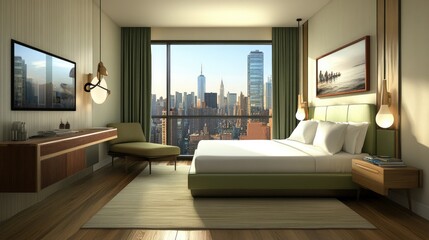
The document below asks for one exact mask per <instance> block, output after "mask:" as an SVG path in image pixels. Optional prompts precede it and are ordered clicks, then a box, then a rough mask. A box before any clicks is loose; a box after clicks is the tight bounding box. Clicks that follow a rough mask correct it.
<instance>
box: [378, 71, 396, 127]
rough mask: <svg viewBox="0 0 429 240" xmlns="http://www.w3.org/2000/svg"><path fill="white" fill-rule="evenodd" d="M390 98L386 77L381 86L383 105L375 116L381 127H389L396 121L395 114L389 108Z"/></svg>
mask: <svg viewBox="0 0 429 240" xmlns="http://www.w3.org/2000/svg"><path fill="white" fill-rule="evenodd" d="M390 99H391V96H390V93H389V92H387V81H386V79H384V80H383V82H382V87H381V106H380V110H379V111H378V113H377V115H376V117H375V122H376V123H377V125H378V126H380V127H381V128H389V127H390V126H392V124H393V121H394V118H393V115H392V113H391V112H390V109H389V106H390Z"/></svg>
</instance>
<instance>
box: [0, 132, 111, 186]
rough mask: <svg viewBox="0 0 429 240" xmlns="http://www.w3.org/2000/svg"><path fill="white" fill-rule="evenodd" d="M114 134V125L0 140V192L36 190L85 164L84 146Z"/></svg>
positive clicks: (107, 138)
mask: <svg viewBox="0 0 429 240" xmlns="http://www.w3.org/2000/svg"><path fill="white" fill-rule="evenodd" d="M115 138H117V131H116V128H100V129H83V130H79V132H77V133H68V134H63V135H60V136H53V137H43V138H33V139H29V140H27V141H5V142H0V192H38V191H40V190H42V189H43V188H45V187H47V186H49V185H51V184H53V183H56V182H58V181H60V180H62V179H64V178H66V177H68V176H71V175H73V174H75V173H77V172H79V171H81V170H83V169H85V168H86V167H87V166H86V154H85V149H86V148H87V147H89V146H91V145H95V144H99V143H102V142H105V141H109V140H112V139H115Z"/></svg>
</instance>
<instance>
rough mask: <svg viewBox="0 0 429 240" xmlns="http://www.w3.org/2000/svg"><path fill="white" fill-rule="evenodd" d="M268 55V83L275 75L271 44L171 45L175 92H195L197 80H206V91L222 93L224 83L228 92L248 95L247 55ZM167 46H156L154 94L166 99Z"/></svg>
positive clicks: (172, 85)
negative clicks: (254, 52)
mask: <svg viewBox="0 0 429 240" xmlns="http://www.w3.org/2000/svg"><path fill="white" fill-rule="evenodd" d="M255 50H259V51H262V52H263V53H264V82H266V81H267V78H268V77H269V76H270V77H271V76H272V64H271V61H272V57H271V45H268V44H267V45H237V44H229V45H225V44H222V45H221V44H197V45H189V44H186V45H183V44H182V45H171V93H172V94H174V93H175V92H176V91H178V92H182V93H183V92H187V93H190V92H194V93H195V94H197V86H198V85H197V79H198V76H199V75H200V74H201V68H202V73H203V75H204V76H205V77H206V92H216V93H219V88H220V83H221V80H223V83H224V87H225V95H226V94H227V93H228V92H231V93H237V95H239V94H240V92H243V94H244V95H247V56H248V55H249V53H250V52H251V51H255ZM166 69H167V67H166V45H155V44H154V45H152V94H156V98H159V97H160V96H162V97H164V98H165V97H166Z"/></svg>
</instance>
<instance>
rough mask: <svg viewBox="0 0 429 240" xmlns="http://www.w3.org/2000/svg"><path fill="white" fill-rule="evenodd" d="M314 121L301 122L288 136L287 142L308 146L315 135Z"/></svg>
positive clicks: (315, 126)
mask: <svg viewBox="0 0 429 240" xmlns="http://www.w3.org/2000/svg"><path fill="white" fill-rule="evenodd" d="M316 130H317V122H316V121H301V122H299V124H298V126H296V128H295V129H294V130H293V132H292V134H291V135H290V136H289V138H288V139H289V140H293V141H297V142H302V143H306V144H310V143H312V142H313V139H314V136H315V135H316Z"/></svg>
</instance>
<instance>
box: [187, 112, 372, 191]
mask: <svg viewBox="0 0 429 240" xmlns="http://www.w3.org/2000/svg"><path fill="white" fill-rule="evenodd" d="M375 114H376V107H375V105H373V104H351V105H333V106H320V107H310V108H309V119H316V120H323V121H334V122H368V123H369V126H368V132H367V135H366V138H365V144H364V146H363V150H362V151H363V152H366V153H369V154H375V152H376V124H375ZM188 188H189V189H190V190H191V194H192V196H193V197H211V196H222V197H225V196H288V195H293V196H335V195H338V194H346V193H347V194H348V193H350V190H355V189H357V185H356V184H355V183H353V181H352V177H351V173H284V174H243V173H240V174H229V173H223V174H206V173H205V174H198V173H195V170H194V168H193V167H191V169H190V171H189V174H188Z"/></svg>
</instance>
